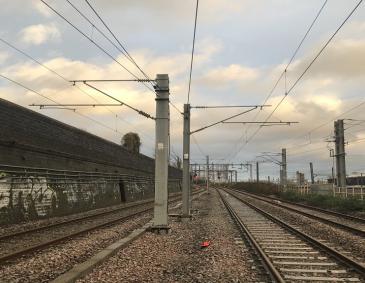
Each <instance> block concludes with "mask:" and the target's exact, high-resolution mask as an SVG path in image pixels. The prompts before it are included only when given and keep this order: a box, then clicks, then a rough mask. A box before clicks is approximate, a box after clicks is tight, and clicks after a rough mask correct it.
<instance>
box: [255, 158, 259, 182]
mask: <svg viewBox="0 0 365 283" xmlns="http://www.w3.org/2000/svg"><path fill="white" fill-rule="evenodd" d="M256 182H257V183H258V182H260V169H259V163H258V162H256Z"/></svg>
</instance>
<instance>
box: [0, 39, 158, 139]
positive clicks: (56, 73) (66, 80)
mask: <svg viewBox="0 0 365 283" xmlns="http://www.w3.org/2000/svg"><path fill="white" fill-rule="evenodd" d="M0 41H1V42H3V43H4V44H6V45H7V46H9V47H10V48H12V49H14V50H16V51H17V52H19V53H20V54H22V55H24V56H25V57H27V58H28V59H30V60H32V61H34V62H35V63H37V64H38V65H40V66H42V67H43V68H45V69H46V70H48V71H49V72H51V73H52V74H54V75H55V76H57V77H59V78H60V79H62V80H64V81H65V82H67V83H69V80H68V79H67V78H66V77H64V76H63V75H61V74H60V73H58V72H57V71H55V70H53V69H51V68H49V67H48V66H47V65H45V64H43V63H42V62H40V61H39V60H37V59H35V58H34V57H33V56H31V55H29V54H27V53H26V52H24V51H23V50H21V49H19V48H17V47H16V46H14V45H13V44H11V43H10V42H8V41H6V40H5V39H3V38H0ZM75 86H76V88H77V89H79V90H80V91H81V92H82V93H84V94H85V95H87V96H88V97H90V98H91V99H93V100H94V101H95V102H97V103H99V104H100V101H99V100H98V99H96V98H94V97H93V96H92V95H90V94H89V93H88V92H86V91H85V90H83V89H82V88H81V87H79V86H78V85H75ZM58 104H59V103H58ZM105 109H107V110H108V111H109V112H110V113H112V114H113V115H116V117H117V118H118V119H119V120H121V121H123V122H125V123H127V124H129V125H131V126H133V125H132V124H131V123H129V122H128V121H126V120H124V119H122V118H121V117H119V115H118V114H117V113H115V112H114V111H112V110H111V109H109V108H108V107H105ZM143 134H144V133H143ZM144 135H146V134H144ZM146 136H148V137H149V138H151V137H150V136H149V135H146Z"/></svg>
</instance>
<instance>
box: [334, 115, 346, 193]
mask: <svg viewBox="0 0 365 283" xmlns="http://www.w3.org/2000/svg"><path fill="white" fill-rule="evenodd" d="M335 155H336V171H337V172H336V175H337V186H338V187H346V160H345V155H346V153H345V130H344V126H343V120H337V121H335Z"/></svg>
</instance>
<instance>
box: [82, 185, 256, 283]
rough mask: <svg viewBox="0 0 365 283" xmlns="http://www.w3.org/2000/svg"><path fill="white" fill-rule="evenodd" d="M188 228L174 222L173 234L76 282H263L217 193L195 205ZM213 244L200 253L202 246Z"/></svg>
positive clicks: (145, 239)
mask: <svg viewBox="0 0 365 283" xmlns="http://www.w3.org/2000/svg"><path fill="white" fill-rule="evenodd" d="M194 208H196V209H197V213H195V214H194V216H193V219H192V220H191V221H189V222H185V223H184V222H177V221H174V220H173V219H170V223H171V228H172V229H171V233H170V234H169V235H155V234H153V233H146V234H145V235H143V236H142V237H141V238H139V239H137V240H136V241H134V242H133V243H132V244H130V245H129V246H128V247H126V248H125V249H123V250H121V251H119V252H118V253H117V254H116V255H115V256H113V257H111V258H110V259H109V260H107V261H106V262H105V263H103V264H102V265H100V266H99V267H97V268H95V269H94V271H93V272H92V273H90V274H89V275H88V276H87V277H85V278H84V279H80V280H78V281H77V282H79V283H83V282H88V283H89V282H259V281H260V280H259V279H260V275H259V274H258V273H257V272H256V269H253V268H252V265H253V263H252V258H251V255H250V253H249V252H248V251H247V250H246V248H245V247H244V246H242V245H239V244H236V243H235V238H239V234H238V232H237V230H236V228H235V227H234V226H233V224H232V223H231V222H230V221H229V215H228V213H227V211H226V209H225V208H224V207H223V205H222V203H221V202H220V201H219V196H218V194H217V192H216V191H215V190H212V192H211V194H209V195H204V196H203V197H202V198H200V199H199V200H196V201H195V202H194ZM206 240H208V241H211V245H210V246H209V247H207V248H205V249H201V247H200V243H201V242H203V241H206Z"/></svg>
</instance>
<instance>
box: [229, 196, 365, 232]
mask: <svg viewBox="0 0 365 283" xmlns="http://www.w3.org/2000/svg"><path fill="white" fill-rule="evenodd" d="M233 191H235V192H237V193H240V194H243V195H247V196H249V197H252V198H254V199H258V200H261V201H263V202H266V203H269V204H271V205H273V206H277V207H280V208H283V209H286V210H290V211H293V212H295V213H298V214H301V215H304V216H306V217H308V218H312V219H316V220H319V221H321V222H324V223H326V224H330V225H333V226H337V227H339V228H341V229H344V230H347V231H350V232H352V233H354V234H356V235H360V236H362V237H365V231H364V230H360V229H357V228H355V227H352V226H348V225H345V224H342V223H339V222H336V221H333V220H330V219H327V218H324V217H321V216H318V215H314V214H310V213H308V212H305V211H301V210H298V209H295V208H293V207H288V206H286V205H283V204H280V203H276V202H272V201H271V200H267V199H265V198H266V197H265V198H264V197H260V196H257V195H254V194H250V193H247V192H243V191H241V190H233ZM275 200H276V199H275ZM279 201H281V200H279ZM284 203H285V202H284ZM291 205H296V204H295V203H291ZM322 213H323V212H322Z"/></svg>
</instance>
